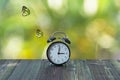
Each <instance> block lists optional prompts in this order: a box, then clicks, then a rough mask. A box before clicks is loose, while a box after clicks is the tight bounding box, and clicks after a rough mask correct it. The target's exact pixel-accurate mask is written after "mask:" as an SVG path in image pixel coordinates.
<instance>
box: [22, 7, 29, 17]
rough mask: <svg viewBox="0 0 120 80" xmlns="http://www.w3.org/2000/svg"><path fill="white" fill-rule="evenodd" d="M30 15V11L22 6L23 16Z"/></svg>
mask: <svg viewBox="0 0 120 80" xmlns="http://www.w3.org/2000/svg"><path fill="white" fill-rule="evenodd" d="M28 15H30V10H29V9H28V8H27V7H26V6H22V16H28Z"/></svg>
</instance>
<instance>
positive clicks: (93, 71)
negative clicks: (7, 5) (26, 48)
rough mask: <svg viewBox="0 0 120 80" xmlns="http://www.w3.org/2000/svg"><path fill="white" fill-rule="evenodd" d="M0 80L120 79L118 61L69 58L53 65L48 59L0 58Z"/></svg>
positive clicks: (119, 62)
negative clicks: (61, 64) (64, 61)
mask: <svg viewBox="0 0 120 80" xmlns="http://www.w3.org/2000/svg"><path fill="white" fill-rule="evenodd" d="M114 63H115V64H114ZM117 65H119V66H118V67H117ZM0 80H120V61H113V60H71V61H69V62H68V63H66V64H65V65H63V66H54V65H53V64H51V63H50V62H49V61H48V60H0Z"/></svg>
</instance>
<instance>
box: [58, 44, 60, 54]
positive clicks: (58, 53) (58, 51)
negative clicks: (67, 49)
mask: <svg viewBox="0 0 120 80" xmlns="http://www.w3.org/2000/svg"><path fill="white" fill-rule="evenodd" d="M58 54H60V45H59V48H58Z"/></svg>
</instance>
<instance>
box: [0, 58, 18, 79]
mask: <svg viewBox="0 0 120 80" xmlns="http://www.w3.org/2000/svg"><path fill="white" fill-rule="evenodd" d="M1 62H4V63H3V64H0V80H8V78H9V76H10V75H11V73H12V72H13V70H14V69H15V67H16V65H17V63H18V60H1V61H0V63H1Z"/></svg>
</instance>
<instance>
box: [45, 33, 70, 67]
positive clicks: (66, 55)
mask: <svg viewBox="0 0 120 80" xmlns="http://www.w3.org/2000/svg"><path fill="white" fill-rule="evenodd" d="M56 34H62V35H64V37H62V38H58V40H57V38H56V37H55V35H56ZM47 43H50V45H49V46H48V48H47V51H46V54H47V58H48V60H49V61H50V62H51V63H52V64H55V65H63V64H65V63H66V62H68V61H69V59H70V54H71V53H70V48H69V46H68V44H70V43H71V42H70V40H69V39H68V38H67V36H66V34H65V33H64V32H54V33H53V34H52V35H51V36H50V38H49V39H48V40H47Z"/></svg>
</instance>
